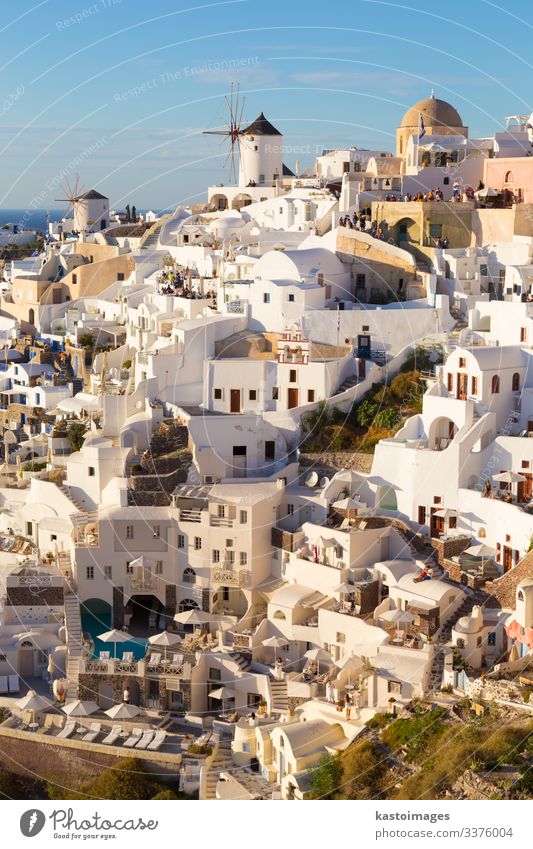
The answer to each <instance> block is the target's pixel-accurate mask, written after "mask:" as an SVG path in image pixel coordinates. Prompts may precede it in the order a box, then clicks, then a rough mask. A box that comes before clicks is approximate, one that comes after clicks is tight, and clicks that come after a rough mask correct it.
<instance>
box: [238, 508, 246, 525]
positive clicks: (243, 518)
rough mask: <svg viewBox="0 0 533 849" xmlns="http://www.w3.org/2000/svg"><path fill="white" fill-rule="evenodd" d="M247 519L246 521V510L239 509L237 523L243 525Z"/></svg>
mask: <svg viewBox="0 0 533 849" xmlns="http://www.w3.org/2000/svg"><path fill="white" fill-rule="evenodd" d="M247 521H248V511H247V510H240V511H239V524H240V525H245V524H246V522H247Z"/></svg>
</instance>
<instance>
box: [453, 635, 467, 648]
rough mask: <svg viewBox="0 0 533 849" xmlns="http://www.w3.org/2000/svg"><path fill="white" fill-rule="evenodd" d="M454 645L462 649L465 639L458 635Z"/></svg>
mask: <svg viewBox="0 0 533 849" xmlns="http://www.w3.org/2000/svg"><path fill="white" fill-rule="evenodd" d="M455 645H456V646H457V648H458V649H464V647H465V641H464V640H463V639H462V637H458V639H457V642H456V644H455Z"/></svg>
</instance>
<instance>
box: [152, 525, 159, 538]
mask: <svg viewBox="0 0 533 849" xmlns="http://www.w3.org/2000/svg"><path fill="white" fill-rule="evenodd" d="M152 536H153V537H154V539H155V538H156V537H160V536H161V525H154V526H153V528H152Z"/></svg>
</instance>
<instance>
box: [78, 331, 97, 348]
mask: <svg viewBox="0 0 533 849" xmlns="http://www.w3.org/2000/svg"><path fill="white" fill-rule="evenodd" d="M78 342H79V344H80V345H81V347H82V348H87V349H92V347H93V345H94V339H93V337H92V336H91V334H90V333H82V334H81V335H80V338H79V340H78Z"/></svg>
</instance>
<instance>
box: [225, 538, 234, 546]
mask: <svg viewBox="0 0 533 849" xmlns="http://www.w3.org/2000/svg"><path fill="white" fill-rule="evenodd" d="M226 548H233V540H232V539H227V540H226Z"/></svg>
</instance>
